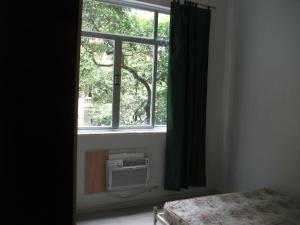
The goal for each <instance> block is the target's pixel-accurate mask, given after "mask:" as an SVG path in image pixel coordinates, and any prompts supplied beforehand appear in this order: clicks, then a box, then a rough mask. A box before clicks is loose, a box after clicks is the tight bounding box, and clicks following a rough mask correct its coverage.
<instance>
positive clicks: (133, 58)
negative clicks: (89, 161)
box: [79, 1, 169, 126]
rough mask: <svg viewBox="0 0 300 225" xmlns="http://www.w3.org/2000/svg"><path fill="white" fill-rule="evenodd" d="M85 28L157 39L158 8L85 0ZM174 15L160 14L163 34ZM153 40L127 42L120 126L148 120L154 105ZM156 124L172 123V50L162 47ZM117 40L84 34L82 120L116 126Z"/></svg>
mask: <svg viewBox="0 0 300 225" xmlns="http://www.w3.org/2000/svg"><path fill="white" fill-rule="evenodd" d="M82 18H83V20H82V30H86V31H93V32H102V33H114V34H121V35H130V36H139V37H147V38H153V35H154V31H153V29H154V12H150V11H143V10H137V9H133V8H128V7H122V6H116V5H111V4H106V3H100V2H95V1H84V3H83V15H82ZM168 36H169V16H168V15H164V14H159V23H158V37H159V38H161V39H165V40H167V39H168ZM153 49H154V46H153V45H149V44H138V43H129V42H123V44H122V53H123V57H122V65H121V68H122V70H121V101H120V125H126V126H131V125H147V124H149V123H150V117H151V104H152V102H151V101H152V94H153V93H152V91H153V90H152V82H153V81H152V76H153ZM157 63H158V64H157V81H156V103H155V105H156V107H155V123H156V124H166V107H167V106H166V104H167V102H166V98H167V91H166V90H167V68H168V49H167V48H165V47H159V49H158V62H157ZM113 64H114V41H112V40H104V39H100V38H87V37H82V39H81V51H80V81H79V97H80V99H81V101H80V102H81V105H80V107H81V109H80V110H79V118H80V121H79V125H81V126H111V122H112V98H113V74H114V65H113Z"/></svg>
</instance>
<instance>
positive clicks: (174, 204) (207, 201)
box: [164, 189, 300, 225]
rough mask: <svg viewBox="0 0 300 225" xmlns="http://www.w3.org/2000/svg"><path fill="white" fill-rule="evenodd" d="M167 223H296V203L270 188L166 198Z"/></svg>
mask: <svg viewBox="0 0 300 225" xmlns="http://www.w3.org/2000/svg"><path fill="white" fill-rule="evenodd" d="M164 217H165V219H166V220H167V221H168V223H169V224H170V225H300V204H299V202H296V201H294V200H292V199H291V198H289V197H288V196H286V195H283V194H280V193H278V192H275V191H273V190H270V189H259V190H255V191H251V192H236V193H229V194H220V195H211V196H204V197H197V198H190V199H183V200H178V201H171V202H166V203H165V205H164Z"/></svg>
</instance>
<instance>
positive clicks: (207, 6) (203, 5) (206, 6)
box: [173, 0, 217, 9]
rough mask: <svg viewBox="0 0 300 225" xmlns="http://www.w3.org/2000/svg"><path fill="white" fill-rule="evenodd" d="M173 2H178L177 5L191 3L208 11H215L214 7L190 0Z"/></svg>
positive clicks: (175, 0)
mask: <svg viewBox="0 0 300 225" xmlns="http://www.w3.org/2000/svg"><path fill="white" fill-rule="evenodd" d="M173 1H174V2H179V3H186V2H191V3H194V4H196V5H197V6H202V7H205V8H208V9H217V7H215V6H211V5H207V4H204V3H200V2H196V1H190V0H184V1H181V0H173Z"/></svg>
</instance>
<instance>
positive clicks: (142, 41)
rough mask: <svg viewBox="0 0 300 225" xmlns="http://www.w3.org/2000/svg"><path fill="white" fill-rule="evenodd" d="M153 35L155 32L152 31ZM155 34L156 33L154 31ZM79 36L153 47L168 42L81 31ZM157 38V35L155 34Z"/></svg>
mask: <svg viewBox="0 0 300 225" xmlns="http://www.w3.org/2000/svg"><path fill="white" fill-rule="evenodd" d="M154 33H155V30H154ZM156 33H157V31H156ZM81 35H82V36H83V37H90V38H103V39H111V40H115V41H116V40H120V41H123V42H135V43H140V44H151V45H155V44H156V43H158V44H160V45H167V44H168V41H164V40H159V41H158V40H156V39H150V38H143V37H133V36H126V35H118V34H108V33H101V32H94V31H81ZM156 36H157V34H156Z"/></svg>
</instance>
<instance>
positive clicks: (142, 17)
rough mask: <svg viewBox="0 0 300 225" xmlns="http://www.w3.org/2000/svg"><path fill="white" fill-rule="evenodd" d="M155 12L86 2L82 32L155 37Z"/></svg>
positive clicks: (84, 3)
mask: <svg viewBox="0 0 300 225" xmlns="http://www.w3.org/2000/svg"><path fill="white" fill-rule="evenodd" d="M153 28H154V12H150V11H146V10H140V9H134V8H129V7H123V6H117V5H112V4H107V3H101V2H96V1H84V2H83V12H82V30H86V31H97V32H103V33H114V34H122V35H130V36H139V37H153Z"/></svg>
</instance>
